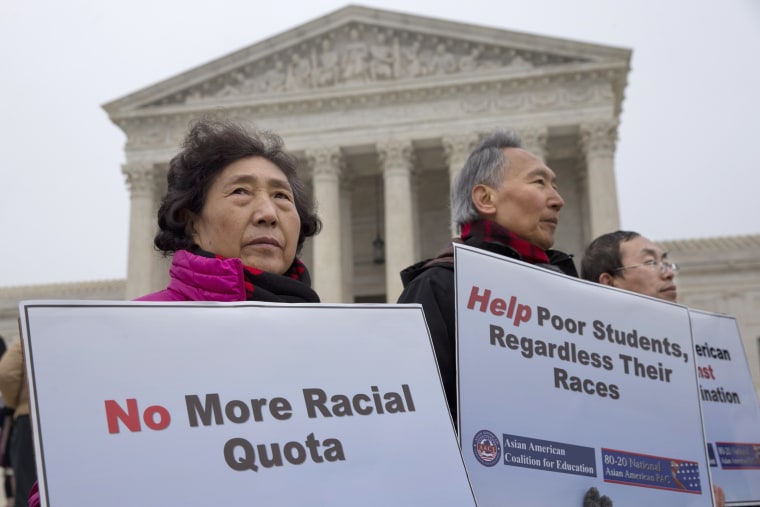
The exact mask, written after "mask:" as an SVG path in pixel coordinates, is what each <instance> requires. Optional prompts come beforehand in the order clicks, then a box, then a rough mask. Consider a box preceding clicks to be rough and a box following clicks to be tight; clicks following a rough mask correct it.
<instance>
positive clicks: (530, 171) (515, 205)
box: [487, 148, 565, 250]
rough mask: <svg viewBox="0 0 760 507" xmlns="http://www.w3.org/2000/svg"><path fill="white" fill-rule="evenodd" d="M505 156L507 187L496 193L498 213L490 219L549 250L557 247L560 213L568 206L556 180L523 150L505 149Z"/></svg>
mask: <svg viewBox="0 0 760 507" xmlns="http://www.w3.org/2000/svg"><path fill="white" fill-rule="evenodd" d="M504 156H505V157H506V158H507V159H508V161H509V163H508V166H509V167H508V169H507V170H506V172H505V174H504V183H503V184H502V185H501V187H499V188H497V189H494V193H493V204H494V206H495V210H494V214H493V216H490V217H487V218H490V219H491V220H493V221H494V222H496V223H498V224H499V225H501V226H502V227H505V228H507V229H508V230H510V231H511V232H513V233H515V234H516V235H518V236H519V237H521V238H522V239H524V240H526V241H528V242H529V243H532V244H533V245H536V246H537V247H539V248H542V249H544V250H546V249H547V248H550V247H551V246H552V245H553V244H554V232H555V231H556V229H557V223H558V221H559V210H560V209H562V206H564V205H565V201H564V200H562V196H560V195H559V192H557V186H556V184H555V180H556V178H557V176H556V175H555V174H554V171H552V170H551V169H549V168H548V167H547V166H546V164H544V163H543V162H542V161H541V160H539V159H538V158H536V157H535V156H534V155H533V154H531V153H530V152H527V151H525V150H523V149H520V148H506V149H504Z"/></svg>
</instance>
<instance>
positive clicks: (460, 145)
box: [441, 132, 480, 170]
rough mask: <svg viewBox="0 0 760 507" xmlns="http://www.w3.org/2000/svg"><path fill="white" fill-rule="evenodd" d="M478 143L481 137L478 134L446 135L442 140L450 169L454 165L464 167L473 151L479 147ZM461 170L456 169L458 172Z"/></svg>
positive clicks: (444, 154)
mask: <svg viewBox="0 0 760 507" xmlns="http://www.w3.org/2000/svg"><path fill="white" fill-rule="evenodd" d="M478 141H480V135H478V134H477V133H476V132H470V133H467V134H446V135H444V136H443V137H442V138H441V143H442V144H443V156H444V157H445V160H446V163H447V164H448V165H449V167H451V166H452V165H457V166H458V165H460V164H462V165H463V164H464V162H465V161H466V160H467V157H469V156H470V153H472V150H474V149H475V146H477V144H478ZM459 169H461V167H457V168H456V170H459Z"/></svg>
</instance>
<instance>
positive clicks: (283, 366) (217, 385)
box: [20, 301, 474, 507]
mask: <svg viewBox="0 0 760 507" xmlns="http://www.w3.org/2000/svg"><path fill="white" fill-rule="evenodd" d="M20 312H21V321H22V336H23V339H24V345H25V350H26V360H27V371H28V372H29V374H30V375H29V378H30V391H31V402H32V408H33V412H32V416H33V427H34V431H35V438H36V445H37V454H38V470H39V472H40V489H41V492H42V495H43V505H78V506H87V505H109V506H117V505H143V506H182V507H186V506H204V507H205V506H210V505H227V504H229V505H232V504H239V503H241V502H244V503H250V504H254V505H277V506H301V505H330V506H355V505H372V506H388V505H410V506H411V505H450V506H463V505H474V498H473V495H472V491H471V489H470V485H469V482H468V480H467V477H466V474H465V471H464V465H463V463H462V458H461V455H460V453H459V449H458V446H457V442H456V437H455V434H454V430H453V427H452V425H451V420H450V418H449V416H448V411H447V409H446V402H445V399H444V395H443V391H442V388H441V383H440V378H439V376H438V373H437V370H436V366H435V361H434V357H433V353H432V347H431V344H430V340H429V337H428V334H427V332H426V327H425V322H424V318H423V314H422V310H421V308H420V307H419V306H391V305H382V306H381V305H365V306H358V305H357V306H327V305H267V304H257V303H250V304H244V303H195V304H194V303H145V302H135V303H116V302H84V301H82V302H71V301H57V302H45V301H30V302H22V303H21V305H20Z"/></svg>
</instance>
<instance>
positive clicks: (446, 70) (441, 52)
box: [428, 43, 457, 75]
mask: <svg viewBox="0 0 760 507" xmlns="http://www.w3.org/2000/svg"><path fill="white" fill-rule="evenodd" d="M456 70H457V62H456V58H454V55H452V54H451V53H449V52H448V51H447V50H446V45H445V44H443V43H440V44H438V46H436V48H435V53H433V56H432V57H431V58H430V64H429V65H428V74H436V75H441V74H451V73H452V72H456Z"/></svg>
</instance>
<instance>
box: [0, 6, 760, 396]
mask: <svg viewBox="0 0 760 507" xmlns="http://www.w3.org/2000/svg"><path fill="white" fill-rule="evenodd" d="M630 59H631V51H630V50H628V49H622V48H616V47H609V46H602V45H597V44H589V43H582V42H576V41H570V40H564V39H556V38H551V37H545V36H538V35H532V34H525V33H516V32H510V31H506V30H498V29H494V28H487V27H482V26H474V25H469V24H462V23H456V22H451V21H442V20H438V19H434V18H428V17H420V16H413V15H408V14H399V13H395V12H389V11H385V10H378V9H370V8H365V7H359V6H348V7H345V8H343V9H340V10H338V11H335V12H333V13H330V14H327V15H325V16H323V17H321V18H319V19H316V20H314V21H311V22H308V23H305V24H303V25H301V26H298V27H296V28H294V29H292V30H288V31H286V32H283V33H281V34H279V35H276V36H274V37H271V38H269V39H266V40H263V41H260V42H258V43H255V44H253V45H251V46H249V47H247V48H244V49H242V50H239V51H236V52H234V53H232V54H229V55H227V56H224V57H222V58H219V59H217V60H215V61H212V62H210V63H207V64H204V65H202V66H200V67H197V68H194V69H191V70H189V71H187V72H184V73H182V74H179V75H177V76H174V77H172V78H170V79H167V80H165V81H163V82H160V83H158V84H156V85H153V86H150V87H148V88H144V89H142V90H138V91H136V92H134V93H132V94H130V95H128V96H126V97H123V98H120V99H118V100H115V101H112V102H110V103H108V104H106V105H104V109H105V110H106V111H107V113H108V115H109V117H110V119H111V120H112V121H113V122H114V123H115V124H116V125H117V126H118V127H119V128H121V129H122V130H123V131H124V133H125V134H126V136H127V142H126V146H125V160H126V163H125V164H124V166H123V167H122V171H123V172H124V174H125V177H126V182H127V187H128V189H129V193H130V206H131V208H130V231H129V254H128V269H127V279H126V280H124V281H121V280H119V281H108V282H88V283H83V284H61V285H56V286H47V287H34V288H32V287H29V288H24V287H20V288H10V289H0V312H2V313H0V324H3V326H5V327H7V323H8V322H10V321H11V319H12V320H15V318H12V313H13V312H14V311H15V308H14V307H13V305H12V304H11V302H12V301H14V300H15V301H17V300H18V299H24V298H32V297H40V298H42V297H44V298H57V297H62V296H61V291H63V294H65V296H63V297H72V298H77V299H88V298H99V299H131V298H134V297H137V296H139V295H142V294H146V293H149V292H153V291H156V290H160V289H162V288H164V287H165V286H166V282H167V280H168V266H169V261H168V260H167V259H164V258H162V257H161V255H160V254H159V253H157V252H156V251H155V250H154V248H153V236H154V234H155V230H156V210H157V208H158V204H159V201H160V198H161V196H162V195H163V193H164V191H165V185H166V171H167V169H168V164H169V160H170V159H171V158H172V157H173V156H174V155H175V154H176V153H177V152H178V150H179V145H180V142H181V140H182V139H183V137H184V135H185V134H186V133H187V130H188V125H189V124H190V123H191V122H192V121H193V120H194V119H197V118H199V117H201V116H208V115H211V116H217V117H225V118H231V119H235V120H240V121H243V122H245V123H247V124H249V125H252V126H255V127H257V128H259V129H265V130H272V131H274V132H276V133H278V134H279V135H280V136H282V137H283V139H284V141H285V144H286V147H287V149H288V150H289V151H290V152H292V153H294V154H295V155H296V156H297V157H298V158H299V160H300V161H301V167H300V171H301V177H302V179H303V180H304V181H306V182H307V183H308V184H309V185H310V187H311V190H312V192H313V194H314V197H315V199H316V201H317V203H318V212H319V215H320V217H321V218H322V221H323V224H324V227H323V230H322V232H321V233H320V234H319V235H317V236H316V237H315V238H313V239H312V240H310V241H307V242H306V245H305V248H304V251H303V255H302V258H303V260H304V261H305V263H306V265H307V266H308V267H309V269H310V271H311V273H312V278H313V284H314V288H315V290H316V291H317V293H318V294H319V295H320V297H321V298H322V300H323V301H324V302H334V303H340V302H345V303H351V302H385V301H388V302H395V301H396V298H397V297H398V295H399V294H400V292H401V289H402V287H401V280H400V278H399V272H400V271H401V270H402V269H403V268H405V267H406V266H408V265H410V264H412V263H414V262H416V261H418V260H420V259H422V258H427V257H431V256H433V255H434V254H435V253H436V252H437V251H438V250H439V249H440V248H441V247H442V246H443V245H444V244H445V243H446V242H447V241H448V240H449V239H450V238H451V236H452V231H451V229H450V222H451V221H450V212H449V206H448V202H449V189H450V185H451V182H452V181H453V178H454V176H455V175H456V174H457V171H458V170H459V169H460V168H461V167H462V165H463V164H464V161H465V159H466V157H467V155H468V154H469V153H470V151H471V150H472V148H473V147H474V146H475V144H476V143H477V142H478V140H479V139H480V137H481V136H482V135H484V134H487V133H490V132H492V131H493V130H494V129H496V128H499V127H510V128H513V129H514V130H516V131H517V132H518V134H519V135H520V137H521V138H522V140H523V143H524V146H525V148H526V149H527V150H529V151H531V152H532V153H534V154H536V155H537V156H539V157H541V158H544V159H545V160H546V162H547V165H549V166H550V167H551V168H552V169H553V170H554V171H555V172H556V173H557V175H558V185H559V191H560V193H561V194H562V196H563V197H564V199H565V207H564V208H563V210H562V215H561V224H560V227H559V228H558V230H557V235H556V243H555V247H556V248H558V249H560V250H564V251H567V252H569V253H572V254H574V255H575V257H576V264H578V262H579V259H580V257H581V255H582V253H583V250H584V247H585V245H586V244H588V242H589V241H591V240H592V239H593V238H595V237H596V236H598V235H600V234H602V233H605V232H609V231H613V230H616V229H619V228H620V223H619V213H618V205H617V189H616V184H615V172H614V155H615V142H616V137H617V126H618V121H619V117H620V112H621V107H622V103H623V98H624V91H625V87H626V80H627V76H628V72H629V70H630ZM641 232H643V233H644V234H646V231H641ZM663 244H664V247H665V248H666V249H668V250H670V252H671V258H673V259H674V260H675V261H677V262H679V263H680V264H682V265H683V267H684V270H683V272H682V275H681V276H679V279H678V285H679V293H680V295H681V302H682V303H684V304H687V305H689V306H693V307H695V308H701V309H705V310H711V311H720V312H725V313H729V314H731V315H734V316H736V317H737V318H738V319H739V323H740V326H741V331H742V334H743V338H744V341H745V349H746V350H747V354H748V358H749V361H750V367H751V369H752V372H753V376H754V379H755V384H756V386H757V387H758V388H760V357H759V356H758V343H757V342H758V339H760V338H759V337H760V312H757V311H753V309H757V308H760V255H758V253H757V252H758V251H760V236H745V237H738V238H714V239H709V240H682V241H673V242H663ZM727 252H730V254H731V255H730V256H729V257H726V254H727ZM34 294H37V295H36V296H35V295H34ZM3 326H0V333H3ZM6 332H7V330H6Z"/></svg>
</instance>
